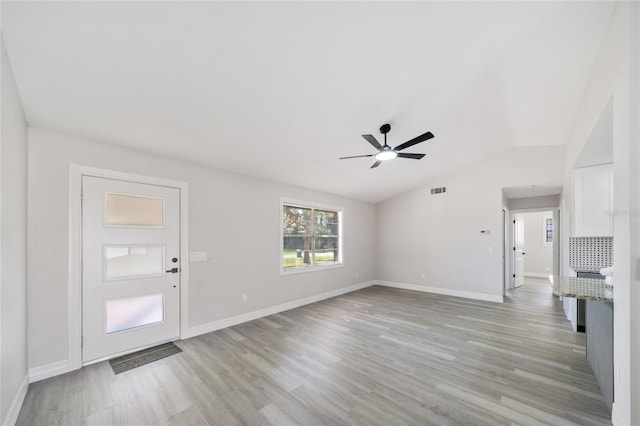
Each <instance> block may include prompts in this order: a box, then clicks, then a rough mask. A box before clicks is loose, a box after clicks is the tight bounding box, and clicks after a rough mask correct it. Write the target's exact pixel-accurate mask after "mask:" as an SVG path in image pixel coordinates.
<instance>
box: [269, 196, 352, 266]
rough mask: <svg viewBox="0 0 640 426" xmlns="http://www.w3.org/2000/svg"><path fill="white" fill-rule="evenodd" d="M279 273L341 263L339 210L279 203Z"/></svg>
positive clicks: (340, 212)
mask: <svg viewBox="0 0 640 426" xmlns="http://www.w3.org/2000/svg"><path fill="white" fill-rule="evenodd" d="M281 233H282V250H281V266H282V270H283V271H289V272H292V271H301V270H309V268H315V269H317V268H322V267H331V266H339V265H341V264H342V210H341V209H338V208H327V207H322V206H313V205H306V203H305V204H302V203H289V202H284V201H283V202H282V225H281Z"/></svg>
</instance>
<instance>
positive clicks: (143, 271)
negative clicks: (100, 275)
mask: <svg viewBox="0 0 640 426" xmlns="http://www.w3.org/2000/svg"><path fill="white" fill-rule="evenodd" d="M103 255H104V259H105V268H104V270H105V279H107V280H113V279H118V278H125V277H127V278H131V277H145V276H150V275H161V274H162V273H163V272H164V246H162V245H156V246H134V245H131V246H104V250H103Z"/></svg>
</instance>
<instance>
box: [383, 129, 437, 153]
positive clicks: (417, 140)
mask: <svg viewBox="0 0 640 426" xmlns="http://www.w3.org/2000/svg"><path fill="white" fill-rule="evenodd" d="M431 138H433V133H431V132H427V133H423V134H422V135H420V136H418V137H415V138H413V139H411V140H409V141H406V142H405V143H403V144H400V145H398V146H396V147H395V148H393V150H394V151H402V150H403V149H406V148H409V147H410V146H413V145H415V144H417V143H420V142H424V141H427V140H429V139H431Z"/></svg>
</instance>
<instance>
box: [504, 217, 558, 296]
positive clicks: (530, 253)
mask: <svg viewBox="0 0 640 426" xmlns="http://www.w3.org/2000/svg"><path fill="white" fill-rule="evenodd" d="M512 225H513V233H512V236H513V250H512V251H513V259H512V261H513V273H512V278H513V287H514V288H518V287H520V286H522V285H524V283H525V278H539V279H540V278H541V279H547V278H548V277H549V275H553V243H554V240H555V233H556V229H555V228H556V226H554V225H555V224H554V220H553V211H551V210H546V211H526V212H517V213H513V221H512Z"/></svg>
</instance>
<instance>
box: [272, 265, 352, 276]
mask: <svg viewBox="0 0 640 426" xmlns="http://www.w3.org/2000/svg"><path fill="white" fill-rule="evenodd" d="M343 266H344V264H343V263H333V264H331V265H314V266H298V267H295V268H287V269H282V268H280V275H294V274H303V273H305V272H316V271H324V270H325V269H335V268H342V267H343Z"/></svg>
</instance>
